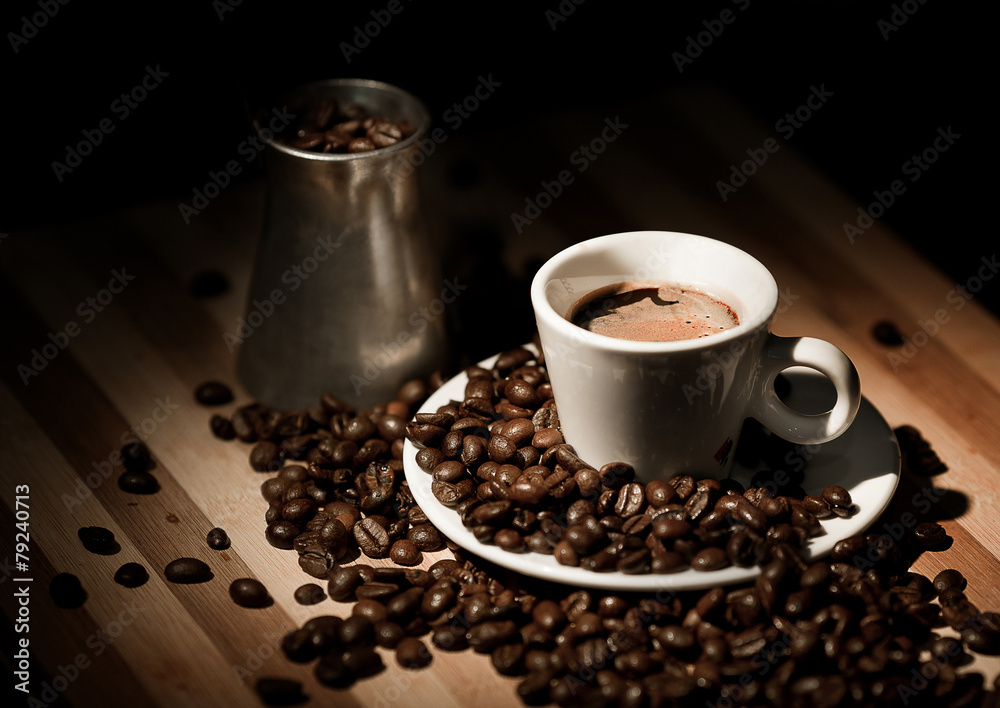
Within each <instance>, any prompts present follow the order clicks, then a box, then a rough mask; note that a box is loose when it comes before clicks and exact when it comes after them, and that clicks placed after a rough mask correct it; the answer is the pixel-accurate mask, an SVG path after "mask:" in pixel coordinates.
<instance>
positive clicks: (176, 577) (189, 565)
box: [163, 558, 213, 584]
mask: <svg viewBox="0 0 1000 708" xmlns="http://www.w3.org/2000/svg"><path fill="white" fill-rule="evenodd" d="M163 575H164V576H165V577H166V578H167V580H169V581H170V582H172V583H182V584H190V583H204V582H207V581H209V580H211V579H212V577H213V576H212V569H211V568H209V567H208V564H207V563H205V562H204V561H201V560H198V559H197V558H178V559H177V560H172V561H170V562H169V563H167V567H166V568H164V570H163Z"/></svg>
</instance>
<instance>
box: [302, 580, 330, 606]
mask: <svg viewBox="0 0 1000 708" xmlns="http://www.w3.org/2000/svg"><path fill="white" fill-rule="evenodd" d="M325 599H326V593H325V592H324V591H323V588H322V587H320V586H319V585H317V584H316V583H306V584H305V585H300V586H299V587H297V588H295V601H296V602H297V603H299V604H300V605H316V604H319V603H320V602H323V600H325Z"/></svg>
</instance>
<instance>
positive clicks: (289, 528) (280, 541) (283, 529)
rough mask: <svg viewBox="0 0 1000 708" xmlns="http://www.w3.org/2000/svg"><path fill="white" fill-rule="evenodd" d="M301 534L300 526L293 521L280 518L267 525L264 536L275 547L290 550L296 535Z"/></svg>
mask: <svg viewBox="0 0 1000 708" xmlns="http://www.w3.org/2000/svg"><path fill="white" fill-rule="evenodd" d="M298 535H299V527H298V526H296V525H295V524H293V523H292V522H291V521H285V520H278V521H273V522H271V523H270V524H268V525H267V529H266V530H265V531H264V538H266V539H267V542H268V543H270V544H271V545H272V546H274V547H275V548H280V549H282V550H289V549H290V548H291V547H292V543H293V541H294V540H295V537H296V536H298Z"/></svg>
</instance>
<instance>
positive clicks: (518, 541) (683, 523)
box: [406, 348, 855, 573]
mask: <svg viewBox="0 0 1000 708" xmlns="http://www.w3.org/2000/svg"><path fill="white" fill-rule="evenodd" d="M466 374H467V375H468V377H469V378H468V383H467V384H466V387H465V398H464V399H463V400H461V401H452V402H451V403H449V404H447V405H444V406H441V407H440V408H438V410H437V411H434V412H424V413H418V414H417V415H416V416H415V418H414V420H413V422H411V423H410V424H409V425H408V426H407V429H406V435H407V438H408V439H409V440H410V441H411V442H412V443H413V444H414V445H415V446H416V447H418V448H420V449H419V451H418V452H417V455H416V462H417V465H418V466H419V467H420V468H421V469H423V470H424V471H425V472H427V473H429V474H431V475H433V481H432V483H431V491H432V492H433V494H434V496H435V498H436V499H437V500H438V501H439V502H440V503H441V504H442V505H444V506H446V507H450V508H453V509H455V511H456V512H457V513H458V515H459V517H460V518H461V520H462V523H463V524H464V525H465V526H466V527H467V528H469V529H470V531H471V532H472V533H473V535H474V536H475V537H476V538H477V539H478V540H479V541H480V542H481V543H486V544H495V545H496V546H498V547H500V548H502V549H504V550H507V551H512V552H525V551H532V552H535V553H544V554H550V555H553V556H554V557H555V559H556V560H557V561H558V562H559V563H560V564H562V565H568V566H579V567H582V568H585V569H588V570H592V571H595V572H608V571H616V570H617V571H621V572H624V573H650V572H653V573H673V572H677V571H681V570H685V569H687V568H693V569H695V570H698V571H712V570H718V569H720V568H724V567H727V566H730V565H738V566H743V567H749V566H752V565H757V564H760V563H762V562H766V561H767V559H768V558H770V557H771V555H773V553H774V552H775V551H774V549H775V548H781V547H785V546H787V547H791V548H795V549H800V548H802V547H803V546H804V545H805V543H806V541H807V540H808V539H809V538H810V537H811V536H813V535H816V534H818V533H820V532H821V531H822V527H821V524H820V520H821V519H824V518H828V517H831V516H847V515H850V514H851V513H853V510H854V508H855V507H854V504H853V501H852V500H851V495H850V494H849V493H848V492H847V490H846V489H844V488H843V487H840V486H830V487H827V488H826V489H824V490H823V491H822V493H821V494H806V493H805V491H804V490H803V489H802V488H801V487H800V486H799V482H800V481H801V478H802V469H803V467H804V465H796V466H795V469H794V470H793V471H791V472H789V471H786V470H785V469H784V467H787V465H784V466H782V467H779V468H775V469H771V468H768V469H765V470H764V471H762V472H760V473H758V474H757V475H756V476H755V477H754V478H753V480H752V481H751V486H750V487H749V488H744V487H743V486H742V485H741V484H740V483H738V482H737V481H735V480H733V479H725V480H716V479H701V480H696V479H694V478H693V477H691V476H689V475H677V476H674V477H672V478H670V479H666V480H654V481H652V482H649V483H648V484H642V483H640V482H637V481H636V480H635V470H634V469H633V468H632V467H631V465H628V464H626V463H622V462H614V463H609V464H606V465H604V466H603V467H601V468H600V469H595V468H594V467H592V466H591V465H589V464H587V462H586V461H584V460H582V459H580V458H579V457H578V456H577V455H576V453H575V452H574V450H573V448H572V447H571V446H570V445H568V444H566V443H565V442H564V441H563V438H562V434H561V432H560V430H559V414H558V410H557V407H556V404H555V401H554V400H553V398H552V387H551V386H550V385H549V383H548V381H547V378H546V375H545V371H544V368H543V366H542V365H541V363H540V362H538V361H537V360H536V359H535V355H534V354H533V353H532V352H530V351H529V350H528V349H525V348H517V349H512V350H509V351H507V352H504V353H503V354H501V355H500V357H499V358H498V359H497V361H496V363H495V364H494V366H493V367H492V368H491V369H485V368H483V367H479V366H473V367H470V368H468V369H467V370H466ZM746 437H747V438H748V440H747V441H745V442H744V445H743V446H742V447H743V449H742V451H741V458H742V459H741V461H744V462H746V461H748V459H749V456H750V455H753V454H756V456H757V458H764V459H765V460H776V461H781V460H784V459H785V458H786V456H787V454H788V453H789V452H792V451H793V449H794V448H793V447H792V446H790V444H789V443H786V442H785V441H783V440H781V439H779V438H777V437H776V436H769V435H766V434H765V433H763V432H762V431H760V430H753V431H748V433H747V435H746ZM779 482H780V483H779Z"/></svg>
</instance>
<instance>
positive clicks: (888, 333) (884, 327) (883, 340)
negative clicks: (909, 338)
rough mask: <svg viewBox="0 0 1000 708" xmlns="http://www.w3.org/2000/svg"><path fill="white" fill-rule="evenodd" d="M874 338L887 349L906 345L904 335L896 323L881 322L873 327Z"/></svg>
mask: <svg viewBox="0 0 1000 708" xmlns="http://www.w3.org/2000/svg"><path fill="white" fill-rule="evenodd" d="M872 336H873V337H875V341H877V342H878V343H879V344H884V345H886V346H887V347H899V346H902V345H903V344H905V343H906V340H905V339H903V335H902V333H901V332H900V331H899V328H898V327H897V326H896V324H895V323H894V322H891V321H889V320H881V321H879V322H876V323H875V324H874V325H873V326H872Z"/></svg>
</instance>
